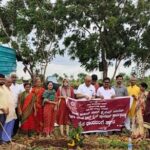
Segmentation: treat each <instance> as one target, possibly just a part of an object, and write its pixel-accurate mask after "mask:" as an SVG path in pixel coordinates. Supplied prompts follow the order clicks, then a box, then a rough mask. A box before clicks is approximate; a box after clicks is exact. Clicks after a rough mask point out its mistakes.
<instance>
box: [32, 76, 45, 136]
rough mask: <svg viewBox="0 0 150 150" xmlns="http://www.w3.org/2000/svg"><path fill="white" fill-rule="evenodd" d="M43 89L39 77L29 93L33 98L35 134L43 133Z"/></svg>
mask: <svg viewBox="0 0 150 150" xmlns="http://www.w3.org/2000/svg"><path fill="white" fill-rule="evenodd" d="M44 91H45V89H44V88H43V87H42V82H41V79H40V78H39V77H37V78H36V79H35V85H34V87H33V88H32V91H31V93H32V94H33V95H34V96H35V110H36V111H35V113H34V119H35V131H36V132H37V134H39V135H40V134H42V133H43V106H42V102H43V93H44Z"/></svg>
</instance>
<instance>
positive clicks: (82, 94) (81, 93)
mask: <svg viewBox="0 0 150 150" xmlns="http://www.w3.org/2000/svg"><path fill="white" fill-rule="evenodd" d="M91 82H92V78H91V76H89V75H87V76H86V77H85V79H84V83H83V84H81V85H80V86H79V87H78V89H77V92H76V98H86V99H88V100H90V99H91V98H95V94H96V93H95V88H94V86H93V85H92V84H91Z"/></svg>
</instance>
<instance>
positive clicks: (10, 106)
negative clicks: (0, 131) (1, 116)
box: [4, 85, 17, 123]
mask: <svg viewBox="0 0 150 150" xmlns="http://www.w3.org/2000/svg"><path fill="white" fill-rule="evenodd" d="M4 88H5V91H6V94H7V100H8V109H9V113H8V115H7V116H6V123H7V122H10V121H12V120H13V119H16V118H17V115H16V111H15V101H14V95H13V93H12V91H11V90H10V89H9V88H8V87H6V86H5V85H4Z"/></svg>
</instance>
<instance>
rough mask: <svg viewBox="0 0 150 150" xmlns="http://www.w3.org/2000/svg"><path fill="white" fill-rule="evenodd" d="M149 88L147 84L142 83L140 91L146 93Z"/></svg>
mask: <svg viewBox="0 0 150 150" xmlns="http://www.w3.org/2000/svg"><path fill="white" fill-rule="evenodd" d="M147 88H148V85H147V84H146V83H145V82H142V83H141V84H140V90H141V91H143V92H144V91H145V90H146V89H147Z"/></svg>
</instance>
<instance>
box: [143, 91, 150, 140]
mask: <svg viewBox="0 0 150 150" xmlns="http://www.w3.org/2000/svg"><path fill="white" fill-rule="evenodd" d="M144 127H145V128H146V129H147V130H148V133H149V135H148V138H149V139H150V92H149V93H148V96H147V99H146V104H145V110H144Z"/></svg>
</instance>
